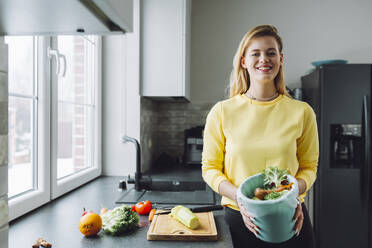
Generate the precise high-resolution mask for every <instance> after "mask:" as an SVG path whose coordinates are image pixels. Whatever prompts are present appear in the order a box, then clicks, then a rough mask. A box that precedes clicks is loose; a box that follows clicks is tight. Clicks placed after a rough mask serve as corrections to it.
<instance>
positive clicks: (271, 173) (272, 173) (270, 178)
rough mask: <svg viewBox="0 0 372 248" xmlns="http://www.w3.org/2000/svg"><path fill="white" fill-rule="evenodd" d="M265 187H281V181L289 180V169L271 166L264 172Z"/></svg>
mask: <svg viewBox="0 0 372 248" xmlns="http://www.w3.org/2000/svg"><path fill="white" fill-rule="evenodd" d="M262 173H263V178H264V188H265V189H272V188H276V187H279V186H280V184H281V182H282V181H284V180H287V174H288V170H287V169H285V170H281V169H279V168H278V167H269V168H267V169H266V170H264V171H263V172H262Z"/></svg>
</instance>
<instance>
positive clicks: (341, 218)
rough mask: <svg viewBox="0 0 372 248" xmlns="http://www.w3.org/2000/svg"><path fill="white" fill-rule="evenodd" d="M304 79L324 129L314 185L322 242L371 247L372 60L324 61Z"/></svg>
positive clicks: (325, 247)
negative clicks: (367, 61)
mask: <svg viewBox="0 0 372 248" xmlns="http://www.w3.org/2000/svg"><path fill="white" fill-rule="evenodd" d="M301 81H302V90H303V97H304V100H305V101H306V102H308V103H309V104H310V105H311V106H312V107H313V108H314V110H315V113H316V116H317V121H318V129H319V141H320V143H319V145H320V157H319V166H318V177H317V180H316V183H315V186H314V206H315V208H314V230H315V234H316V244H317V247H318V248H329V247H337V248H348V247H360V248H370V247H372V202H371V200H372V197H371V189H370V187H371V162H370V161H371V160H370V154H371V147H370V139H371V133H370V127H371V125H370V115H371V101H370V98H371V88H372V65H370V64H328V65H323V66H319V67H317V68H316V70H315V71H313V72H312V73H310V74H308V75H306V76H303V77H302V78H301Z"/></svg>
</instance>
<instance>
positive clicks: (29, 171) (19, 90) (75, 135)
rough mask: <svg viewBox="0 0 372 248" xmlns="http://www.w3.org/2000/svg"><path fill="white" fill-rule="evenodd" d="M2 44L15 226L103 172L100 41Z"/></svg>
mask: <svg viewBox="0 0 372 248" xmlns="http://www.w3.org/2000/svg"><path fill="white" fill-rule="evenodd" d="M5 40H6V43H8V48H9V68H8V70H9V80H8V81H9V106H8V108H9V119H8V121H9V170H8V173H9V187H8V188H9V192H8V196H9V207H10V210H9V217H10V220H12V219H14V218H17V217H18V216H20V215H22V214H24V213H26V212H28V211H30V210H32V209H34V208H36V207H38V206H40V205H42V204H44V203H46V202H48V201H50V200H51V199H54V198H57V197H59V196H60V195H62V194H64V193H66V192H68V191H70V190H72V189H74V188H76V187H78V186H80V185H81V184H83V183H85V182H87V181H89V180H91V179H93V178H95V177H97V176H99V175H100V174H101V165H100V164H101V154H100V150H101V149H100V144H101V133H100V129H101V128H100V119H101V114H100V111H101V107H100V105H101V103H100V99H101V97H100V93H101V88H100V87H101V82H100V81H101V72H100V70H101V66H100V60H101V54H100V53H101V47H100V46H101V40H100V37H98V36H57V37H31V36H29V37H6V38H5Z"/></svg>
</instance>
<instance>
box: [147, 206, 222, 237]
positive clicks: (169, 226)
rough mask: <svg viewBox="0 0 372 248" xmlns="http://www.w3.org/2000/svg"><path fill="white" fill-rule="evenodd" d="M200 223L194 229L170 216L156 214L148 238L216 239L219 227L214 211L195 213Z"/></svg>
mask: <svg viewBox="0 0 372 248" xmlns="http://www.w3.org/2000/svg"><path fill="white" fill-rule="evenodd" d="M195 215H196V216H197V217H198V218H199V222H200V225H199V227H198V228H196V229H194V230H192V229H189V228H187V227H186V226H185V225H183V224H181V223H180V222H178V221H177V220H175V219H173V218H172V217H170V216H169V214H162V215H155V216H154V219H153V220H152V222H151V225H150V228H149V230H148V232H147V240H182V241H216V240H217V229H216V223H215V222H214V217H213V212H204V213H195Z"/></svg>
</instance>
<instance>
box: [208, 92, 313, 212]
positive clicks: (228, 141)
mask: <svg viewBox="0 0 372 248" xmlns="http://www.w3.org/2000/svg"><path fill="white" fill-rule="evenodd" d="M318 157H319V143H318V130H317V125H316V117H315V114H314V111H313V109H312V108H311V107H310V106H309V105H308V104H307V103H305V102H301V101H297V100H294V99H291V98H289V97H287V96H285V95H279V96H278V97H277V98H276V99H274V100H272V101H269V102H260V101H255V100H252V99H250V98H248V97H247V96H246V95H245V94H242V95H237V96H235V97H232V98H230V99H228V100H224V101H221V102H218V103H217V104H216V105H215V106H214V107H213V108H212V109H211V111H210V112H209V114H208V117H207V121H206V125H205V129H204V145H203V155H202V175H203V178H204V180H205V181H206V182H207V184H208V185H209V186H210V187H211V188H212V189H213V190H214V191H216V192H217V193H218V187H219V185H220V183H221V182H222V181H224V180H228V181H230V182H231V183H232V184H233V185H235V186H236V187H239V185H240V184H241V183H242V182H243V181H244V180H245V179H246V178H247V177H249V176H252V175H255V174H257V173H260V172H262V170H264V169H265V168H267V167H270V166H276V167H279V168H280V169H288V171H289V173H290V174H291V175H293V176H295V177H296V178H302V179H303V180H304V181H305V182H306V185H307V188H306V191H308V190H309V189H310V188H311V186H312V185H313V183H314V181H315V178H316V171H317V165H318ZM305 195H306V192H305V193H304V194H302V195H300V200H301V201H302V202H303V199H304V197H305ZM221 204H222V205H225V206H229V207H232V208H234V209H236V210H238V209H239V208H238V206H237V204H236V203H235V201H233V200H231V199H229V198H227V197H222V202H221Z"/></svg>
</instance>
